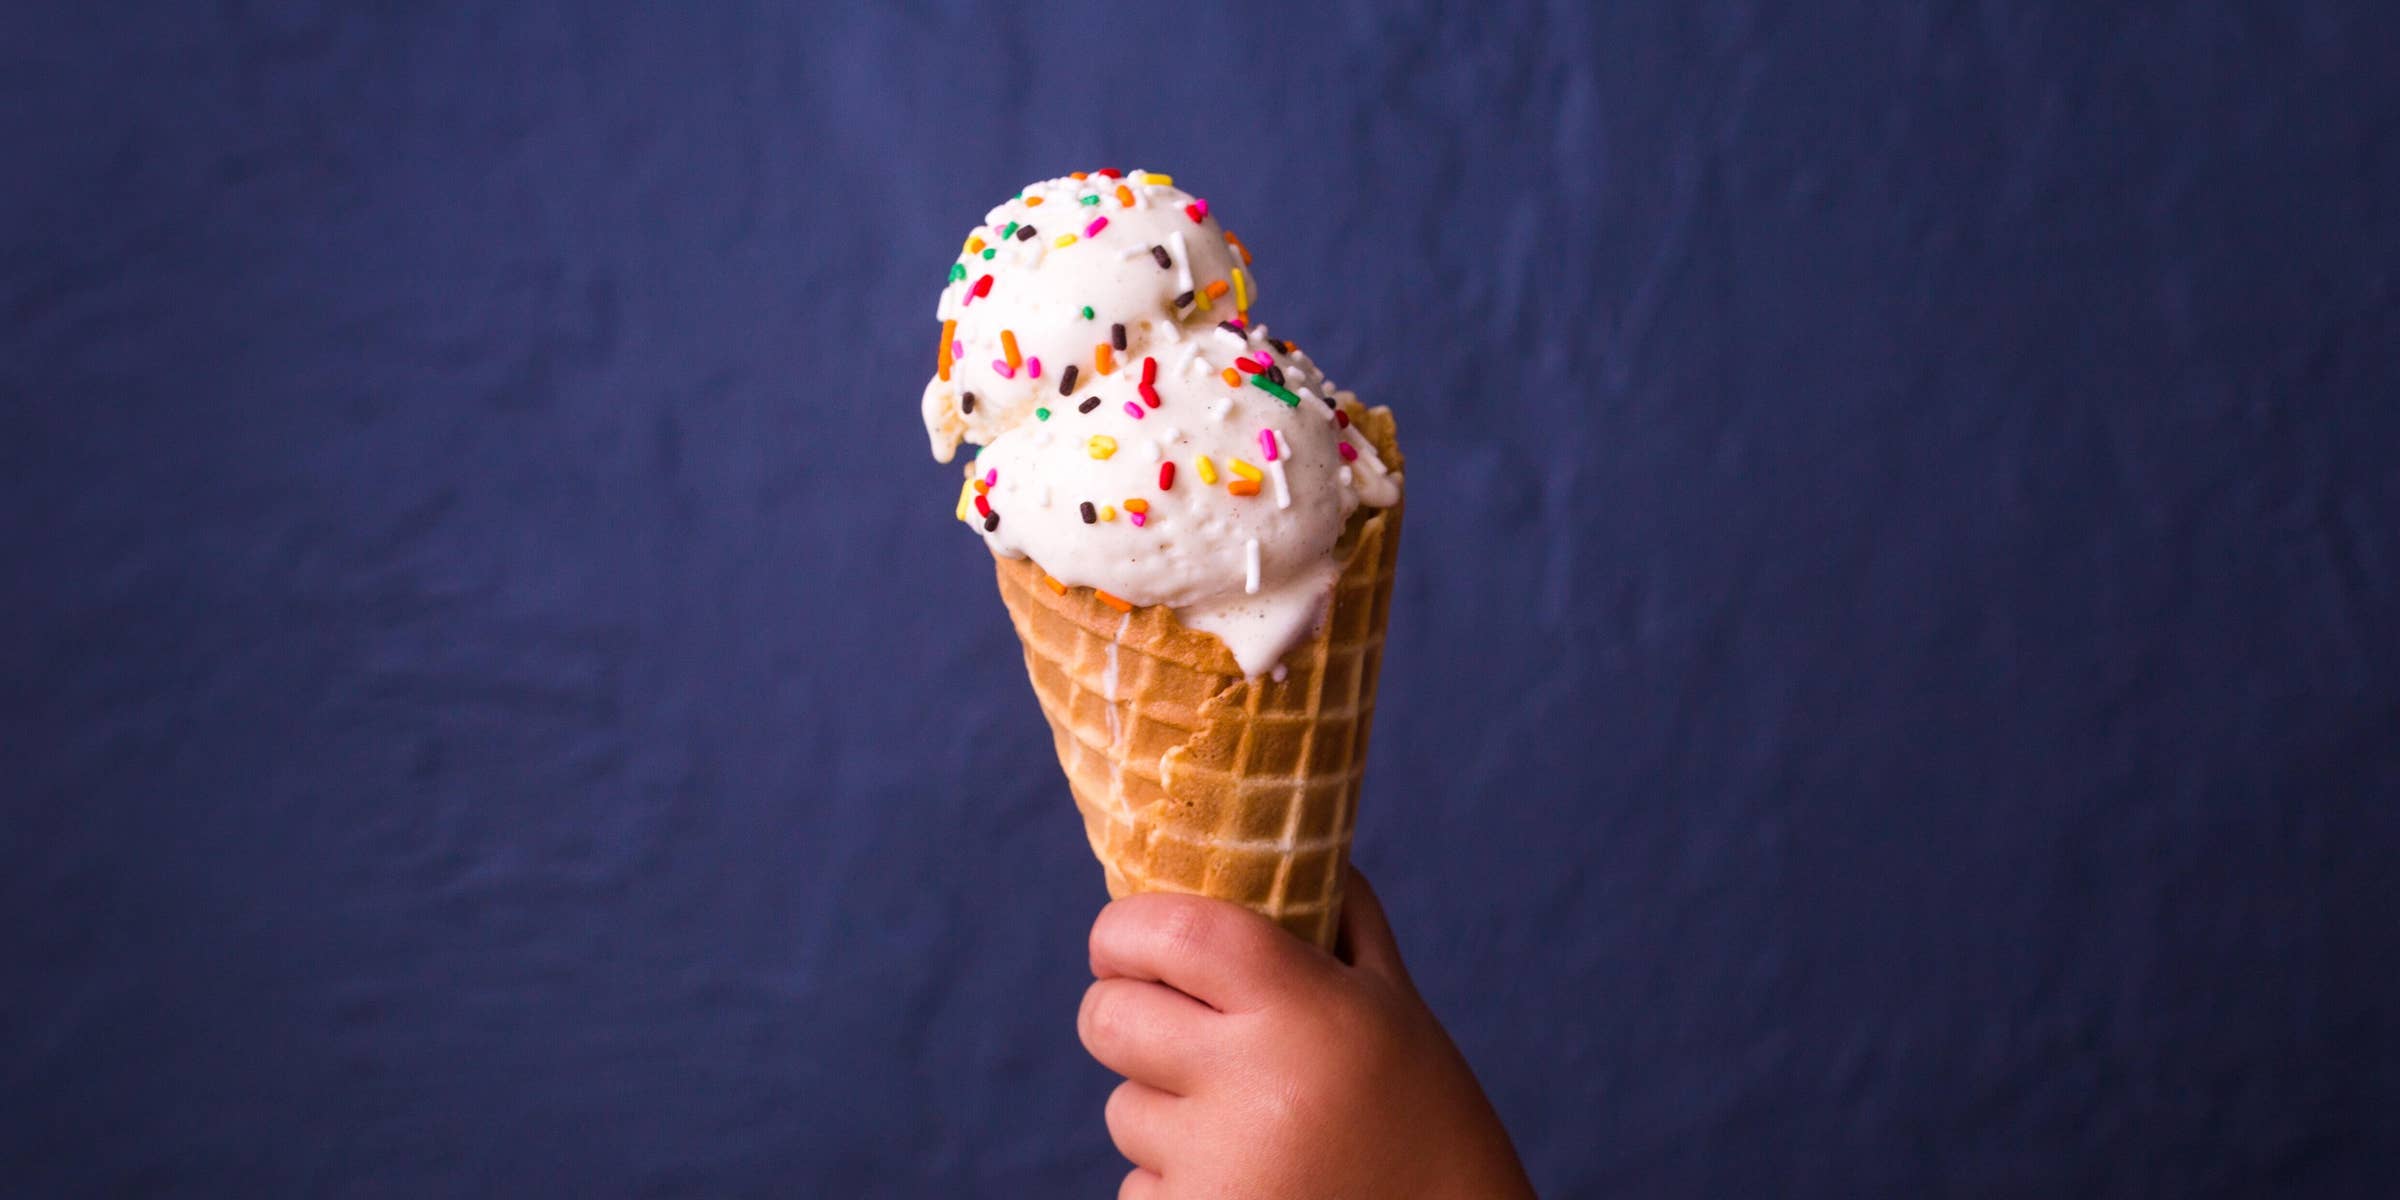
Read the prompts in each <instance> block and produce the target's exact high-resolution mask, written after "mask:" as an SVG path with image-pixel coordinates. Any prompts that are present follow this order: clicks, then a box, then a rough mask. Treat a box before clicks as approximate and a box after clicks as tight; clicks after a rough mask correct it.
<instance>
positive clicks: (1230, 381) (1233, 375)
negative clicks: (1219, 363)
mask: <svg viewBox="0 0 2400 1200" xmlns="http://www.w3.org/2000/svg"><path fill="white" fill-rule="evenodd" d="M1221 375H1222V377H1223V378H1224V380H1225V386H1226V387H1229V388H1238V387H1240V386H1242V375H1241V372H1239V371H1236V370H1234V369H1233V368H1232V367H1227V368H1225V370H1224V371H1223V372H1221Z"/></svg>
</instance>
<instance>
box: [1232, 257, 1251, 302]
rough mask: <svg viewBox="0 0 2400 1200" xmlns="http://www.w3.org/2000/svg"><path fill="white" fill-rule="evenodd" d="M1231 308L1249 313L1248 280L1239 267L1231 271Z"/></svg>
mask: <svg viewBox="0 0 2400 1200" xmlns="http://www.w3.org/2000/svg"><path fill="white" fill-rule="evenodd" d="M1233 306H1234V307H1235V308H1238V309H1240V310H1242V311H1243V312H1249V311H1250V280H1249V277H1247V276H1245V275H1243V274H1242V269H1241V268H1240V267H1235V268H1234V269H1233Z"/></svg>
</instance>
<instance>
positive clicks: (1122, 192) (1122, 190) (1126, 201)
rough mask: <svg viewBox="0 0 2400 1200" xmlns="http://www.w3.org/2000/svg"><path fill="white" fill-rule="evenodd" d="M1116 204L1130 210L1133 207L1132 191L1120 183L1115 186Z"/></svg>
mask: <svg viewBox="0 0 2400 1200" xmlns="http://www.w3.org/2000/svg"><path fill="white" fill-rule="evenodd" d="M1117 203H1118V204H1119V205H1121V206H1123V207H1125V208H1132V207H1133V189H1132V188H1129V187H1126V186H1125V185H1124V184H1121V183H1120V184H1118V185H1117Z"/></svg>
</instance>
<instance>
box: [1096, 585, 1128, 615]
mask: <svg viewBox="0 0 2400 1200" xmlns="http://www.w3.org/2000/svg"><path fill="white" fill-rule="evenodd" d="M1092 594H1093V595H1095V596H1098V597H1100V603H1102V604H1105V605H1107V606H1109V607H1110V608H1113V609H1115V610H1117V611H1118V612H1132V611H1133V602H1132V601H1130V600H1119V599H1117V598H1116V597H1115V596H1111V595H1109V594H1108V593H1107V592H1104V591H1101V590H1100V589H1099V588H1093V589H1092Z"/></svg>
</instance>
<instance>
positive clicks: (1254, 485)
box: [1225, 479, 1258, 496]
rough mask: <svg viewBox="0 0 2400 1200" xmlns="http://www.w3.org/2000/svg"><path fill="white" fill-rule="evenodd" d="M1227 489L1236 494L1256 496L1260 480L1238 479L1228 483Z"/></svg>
mask: <svg viewBox="0 0 2400 1200" xmlns="http://www.w3.org/2000/svg"><path fill="white" fill-rule="evenodd" d="M1225 490H1226V491H1228V492H1231V493H1233V494H1234V495H1236V496H1255V495H1257V494H1258V481H1257V480H1255V479H1236V480H1234V481H1233V482H1232V483H1229V484H1226V485H1225Z"/></svg>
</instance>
